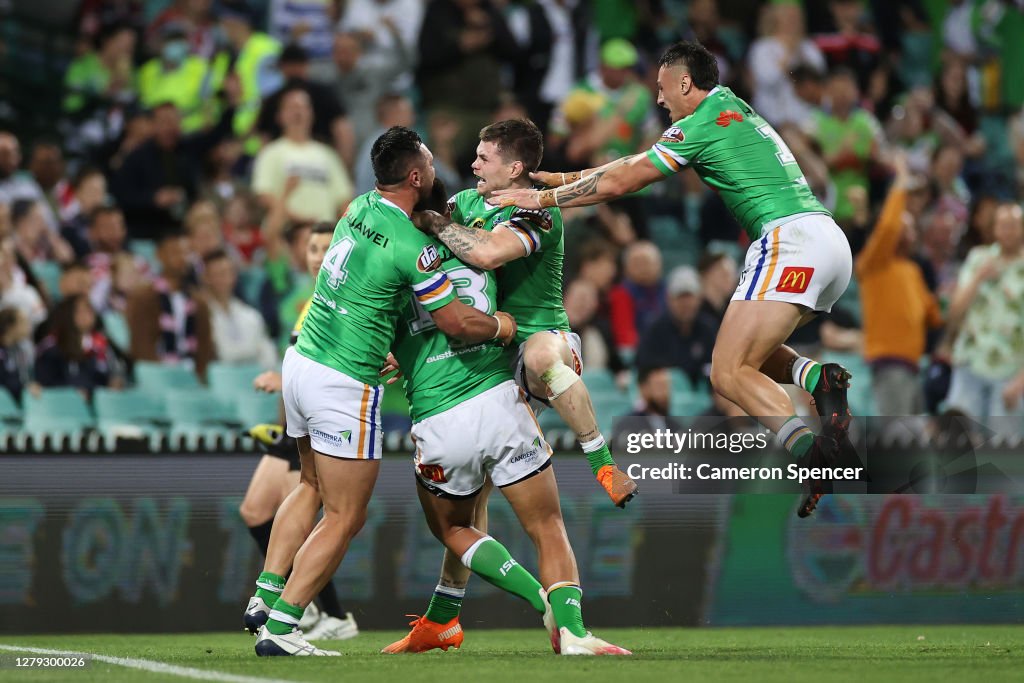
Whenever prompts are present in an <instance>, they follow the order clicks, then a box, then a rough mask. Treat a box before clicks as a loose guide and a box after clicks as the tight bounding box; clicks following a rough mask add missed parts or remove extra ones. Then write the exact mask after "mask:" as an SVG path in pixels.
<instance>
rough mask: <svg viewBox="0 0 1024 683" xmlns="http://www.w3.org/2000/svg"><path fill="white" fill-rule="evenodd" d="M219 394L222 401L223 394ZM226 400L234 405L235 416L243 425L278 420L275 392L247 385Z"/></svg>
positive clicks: (277, 397) (277, 404)
mask: <svg viewBox="0 0 1024 683" xmlns="http://www.w3.org/2000/svg"><path fill="white" fill-rule="evenodd" d="M214 393H215V394H216V392H214ZM220 396H221V400H222V401H223V400H225V398H224V397H223V395H220ZM227 400H229V401H230V403H231V405H233V406H234V409H235V417H237V418H238V420H239V421H240V422H241V423H242V425H243V426H244V427H248V426H249V425H253V424H258V423H261V422H271V423H277V422H278V421H279V420H280V408H279V403H278V402H279V401H280V397H279V396H278V395H277V394H267V393H264V392H262V391H255V390H254V389H253V388H252V387H249V390H248V391H245V392H242V391H239V392H236V393H235V394H234V395H233V396H231V397H230V399H227Z"/></svg>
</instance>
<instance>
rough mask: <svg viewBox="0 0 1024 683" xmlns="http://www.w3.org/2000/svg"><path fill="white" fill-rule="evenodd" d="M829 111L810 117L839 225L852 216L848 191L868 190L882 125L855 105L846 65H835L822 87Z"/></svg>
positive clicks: (855, 90) (857, 97)
mask: <svg viewBox="0 0 1024 683" xmlns="http://www.w3.org/2000/svg"><path fill="white" fill-rule="evenodd" d="M825 91H826V97H827V99H828V101H829V111H828V112H827V113H826V112H825V111H820V110H819V111H816V112H814V114H813V116H812V117H811V126H812V134H811V135H812V137H813V138H814V140H815V142H816V143H817V144H818V147H819V148H820V149H821V153H822V156H823V157H824V160H825V163H826V164H827V165H828V170H829V172H830V174H831V177H832V182H833V184H834V186H835V194H836V203H835V208H834V209H833V210H832V215H833V216H834V217H835V219H836V222H838V223H839V224H840V225H845V224H848V222H849V221H850V219H851V218H852V217H853V213H854V211H853V208H854V207H853V205H852V204H851V203H850V199H849V190H850V188H853V187H859V188H861V189H862V190H864V191H867V189H868V174H869V172H870V170H871V164H872V163H873V162H875V161H877V160H878V157H879V154H880V152H881V141H882V140H881V138H882V128H881V126H880V125H879V123H878V120H877V119H875V117H874V115H873V114H871V113H870V112H868V111H866V110H864V109H861V108H860V107H858V106H857V102H858V101H859V100H860V91H859V88H858V86H857V78H856V75H855V74H854V72H853V71H852V70H850V69H849V68H847V67H845V66H840V67H835V68H833V70H832V71H831V72H830V73H829V75H828V80H827V82H826V86H825Z"/></svg>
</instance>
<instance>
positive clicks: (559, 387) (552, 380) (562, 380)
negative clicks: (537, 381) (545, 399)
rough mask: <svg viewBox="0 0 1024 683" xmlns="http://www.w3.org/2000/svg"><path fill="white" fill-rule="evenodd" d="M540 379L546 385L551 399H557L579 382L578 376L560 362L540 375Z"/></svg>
mask: <svg viewBox="0 0 1024 683" xmlns="http://www.w3.org/2000/svg"><path fill="white" fill-rule="evenodd" d="M540 378H541V381H543V382H544V384H546V385H548V394H549V396H550V397H551V398H558V397H559V396H561V395H562V394H564V393H565V392H567V391H568V390H569V388H570V387H572V385H573V384H576V382H579V381H580V376H579V375H577V374H576V373H575V372H573V371H572V370H571V369H570V368H569V366H568V365H566V364H565V363H563V362H562V361H561V360H559V361H557V362H556V363H555V364H554V365H552V366H551V367H550V368H548V369H547V370H545V371H544V372H543V373H541V376H540Z"/></svg>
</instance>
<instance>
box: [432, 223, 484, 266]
mask: <svg viewBox="0 0 1024 683" xmlns="http://www.w3.org/2000/svg"><path fill="white" fill-rule="evenodd" d="M434 234H436V235H437V238H438V239H439V240H441V241H442V242H444V245H445V246H446V247H448V248H449V249H451V250H452V253H453V254H455V256H457V257H458V258H460V259H462V260H463V261H466V260H469V259H471V254H472V253H473V250H474V249H476V248H477V247H479V246H482V245H484V244H486V243H488V242H490V241H491V233H489V232H487V231H486V230H479V229H477V228H467V227H466V226H465V225H459V224H458V223H448V224H446V225H442V226H441V227H440V228H439V229H438V230H437V231H436V232H435V233H434Z"/></svg>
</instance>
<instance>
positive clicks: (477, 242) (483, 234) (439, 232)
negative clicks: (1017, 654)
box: [413, 209, 551, 270]
mask: <svg viewBox="0 0 1024 683" xmlns="http://www.w3.org/2000/svg"><path fill="white" fill-rule="evenodd" d="M413 221H414V222H415V223H416V225H417V227H419V228H420V229H421V230H424V231H425V232H427V233H428V234H431V235H433V236H434V237H435V238H437V239H438V240H440V241H441V242H443V243H444V245H445V246H446V247H448V248H449V249H450V250H451V251H452V253H453V254H455V256H457V257H458V258H459V260H461V261H464V262H465V263H468V264H469V265H471V266H475V267H476V268H480V269H482V270H494V269H495V268H499V267H501V266H503V265H504V264H506V263H508V262H509V261H515V260H516V259H519V258H523V257H525V256H529V255H530V254H532V253H533V252H535V251H538V250H539V249H540V245H541V233H542V232H546V231H547V230H550V229H551V215H550V214H549V213H548V212H547V211H545V210H543V209H542V210H530V209H520V210H519V211H517V212H516V213H514V214H513V215H512V216H510V217H509V219H508V220H506V221H503V222H502V223H499V224H498V225H497V226H495V227H494V229H493V230H484V229H482V228H470V227H467V226H465V225H461V224H459V223H456V222H455V221H453V220H451V219H450V218H447V217H445V216H442V215H440V214H438V213H435V212H433V211H429V212H421V213H418V214H416V215H415V216H414V217H413Z"/></svg>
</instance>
